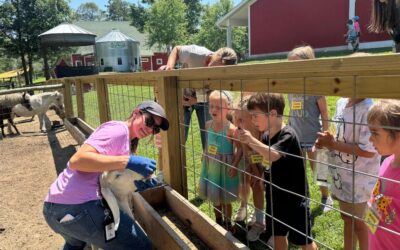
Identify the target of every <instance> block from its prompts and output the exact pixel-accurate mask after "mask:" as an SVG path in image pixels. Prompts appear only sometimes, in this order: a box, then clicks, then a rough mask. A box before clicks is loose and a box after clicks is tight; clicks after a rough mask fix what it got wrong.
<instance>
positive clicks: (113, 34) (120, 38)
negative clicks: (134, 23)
mask: <svg viewBox="0 0 400 250" xmlns="http://www.w3.org/2000/svg"><path fill="white" fill-rule="evenodd" d="M105 42H136V43H137V42H138V41H136V40H135V39H133V38H131V37H129V36H127V35H125V34H124V33H122V32H121V31H119V30H118V29H112V30H111V31H110V32H108V33H107V34H105V35H104V36H102V37H100V38H99V39H97V40H96V43H105Z"/></svg>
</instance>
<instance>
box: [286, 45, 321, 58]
mask: <svg viewBox="0 0 400 250" xmlns="http://www.w3.org/2000/svg"><path fill="white" fill-rule="evenodd" d="M292 56H298V57H300V58H301V59H303V60H307V59H315V53H314V49H313V48H312V47H311V46H300V47H297V48H294V49H293V50H292V51H290V52H289V53H288V59H289V58H290V57H292Z"/></svg>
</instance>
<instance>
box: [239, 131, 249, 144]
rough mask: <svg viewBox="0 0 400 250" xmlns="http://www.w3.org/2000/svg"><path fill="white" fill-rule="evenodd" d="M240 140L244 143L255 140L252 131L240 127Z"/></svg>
mask: <svg viewBox="0 0 400 250" xmlns="http://www.w3.org/2000/svg"><path fill="white" fill-rule="evenodd" d="M237 131H238V134H239V140H240V141H241V142H242V143H245V144H249V143H250V142H251V141H252V140H253V136H252V135H251V133H250V131H248V130H245V129H238V130H237Z"/></svg>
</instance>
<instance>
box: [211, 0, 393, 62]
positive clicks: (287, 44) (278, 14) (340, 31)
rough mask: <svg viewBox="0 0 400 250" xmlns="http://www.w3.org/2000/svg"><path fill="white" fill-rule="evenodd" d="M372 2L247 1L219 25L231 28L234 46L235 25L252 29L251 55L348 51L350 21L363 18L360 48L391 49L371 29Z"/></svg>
mask: <svg viewBox="0 0 400 250" xmlns="http://www.w3.org/2000/svg"><path fill="white" fill-rule="evenodd" d="M371 1H372V0H362V1H361V0H358V1H357V0H341V1H339V0H335V1H321V0H295V1H293V0H243V1H242V2H241V3H240V4H239V5H237V6H236V7H235V8H234V9H232V11H230V12H229V13H228V14H227V15H225V16H224V17H222V18H221V19H220V20H218V22H217V25H218V26H220V27H226V28H227V43H228V46H229V47H231V46H230V45H231V30H232V27H234V26H245V27H248V35H249V45H248V46H249V47H248V48H249V56H250V57H260V56H265V55H271V54H281V53H287V52H288V51H290V50H292V49H293V48H294V47H296V46H298V45H302V44H309V45H311V46H313V47H314V48H315V49H316V51H321V50H323V51H328V50H345V49H347V48H348V45H347V43H346V41H345V38H344V34H346V32H347V26H346V23H347V20H348V19H351V18H352V17H354V16H356V15H357V16H359V17H360V20H359V23H360V27H361V38H360V48H361V49H363V48H377V47H390V46H391V45H392V41H391V40H390V38H389V36H388V35H387V34H379V35H377V34H371V33H369V32H368V30H367V26H368V23H369V17H370V13H371V4H372V3H371Z"/></svg>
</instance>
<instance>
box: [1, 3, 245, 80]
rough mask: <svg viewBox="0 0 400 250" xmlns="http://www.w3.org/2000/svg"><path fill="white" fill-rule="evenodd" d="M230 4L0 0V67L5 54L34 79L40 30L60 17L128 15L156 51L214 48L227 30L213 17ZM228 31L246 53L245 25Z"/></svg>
mask: <svg viewBox="0 0 400 250" xmlns="http://www.w3.org/2000/svg"><path fill="white" fill-rule="evenodd" d="M232 8H233V1H232V0H220V1H218V2H216V3H215V4H212V5H203V4H201V1H200V0H141V1H140V2H138V3H137V4H135V3H129V2H128V1H125V0H108V2H107V4H106V6H105V10H102V9H101V8H99V6H98V5H97V4H96V3H95V2H94V1H93V2H90V1H88V2H85V3H82V4H81V5H79V7H78V8H77V9H76V10H73V9H71V8H70V7H69V6H68V1H67V0H4V1H2V2H1V4H0V72H2V71H4V70H8V69H9V67H10V65H9V61H8V60H6V59H4V58H19V59H20V61H21V63H20V65H21V66H22V67H23V68H24V70H25V72H29V73H28V74H25V82H26V83H28V85H29V84H32V75H33V62H34V61H40V58H41V54H40V53H41V51H40V49H39V38H38V35H39V34H41V33H43V32H45V31H47V30H49V29H51V28H53V27H55V26H57V25H59V24H60V23H62V22H74V21H129V22H130V23H131V25H132V26H134V27H136V28H137V30H138V31H139V32H142V33H146V34H147V46H149V47H156V48H157V49H158V50H159V51H166V52H168V51H169V50H170V49H171V48H173V47H174V46H176V45H179V44H191V43H195V44H198V45H202V46H206V47H207V48H209V49H211V50H217V49H218V48H220V47H223V46H226V30H225V29H221V28H219V27H217V25H216V22H217V20H218V19H220V18H221V17H222V16H224V15H225V14H227V13H228V12H229V11H230V10H231V9H232ZM232 33H233V40H232V41H233V48H234V49H235V50H236V51H237V52H238V53H239V54H243V53H245V52H246V48H247V31H246V29H245V28H243V27H241V28H234V29H233V32H232ZM60 51H63V52H64V53H65V51H66V50H65V49H62V50H56V51H53V52H52V55H50V57H51V56H52V58H53V60H54V58H56V57H57V56H59V54H60ZM67 51H68V50H67ZM28 68H29V69H31V70H29V71H27V69H28Z"/></svg>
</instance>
